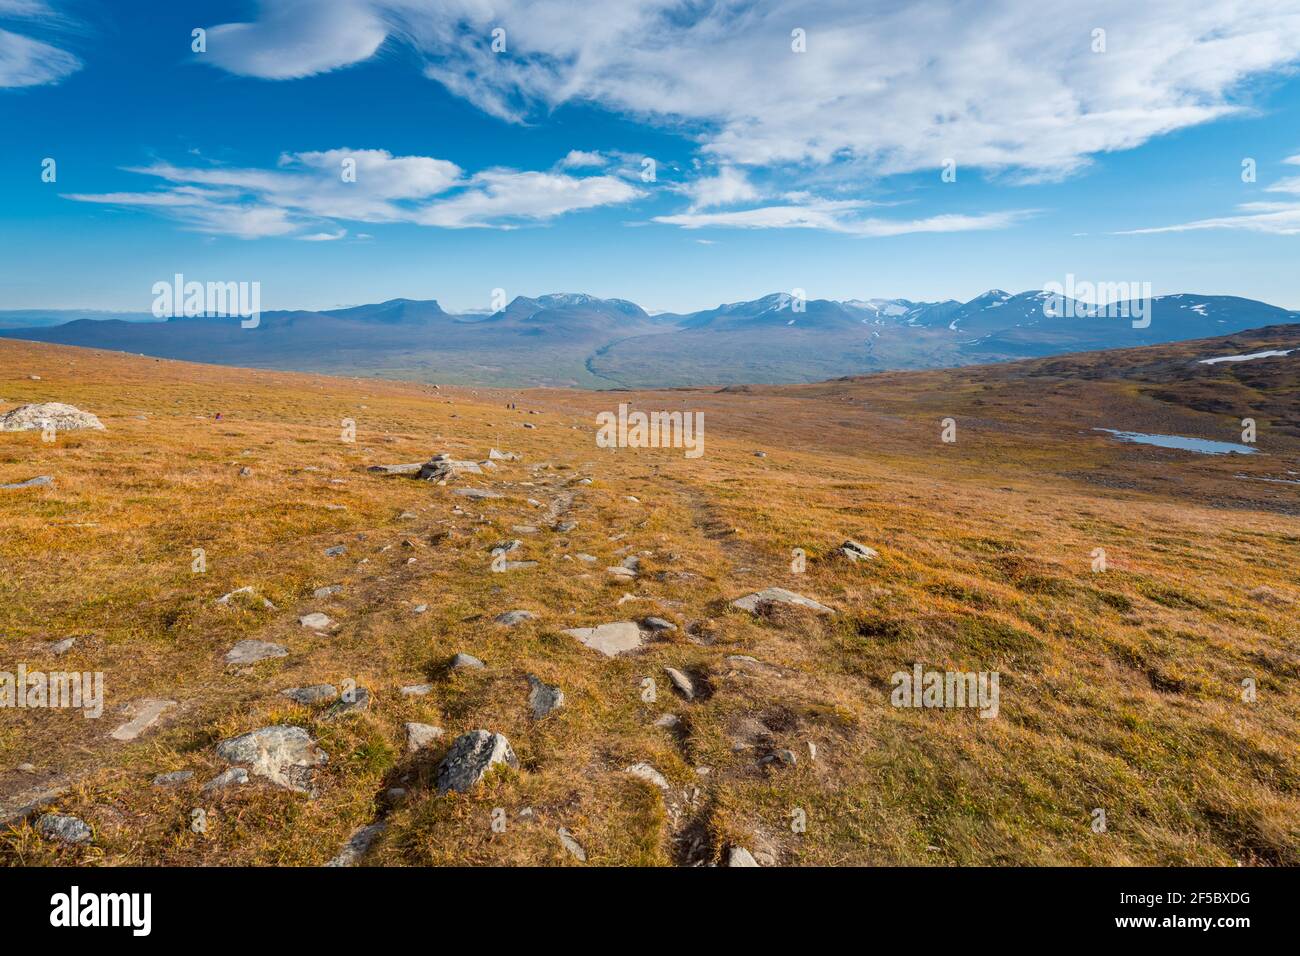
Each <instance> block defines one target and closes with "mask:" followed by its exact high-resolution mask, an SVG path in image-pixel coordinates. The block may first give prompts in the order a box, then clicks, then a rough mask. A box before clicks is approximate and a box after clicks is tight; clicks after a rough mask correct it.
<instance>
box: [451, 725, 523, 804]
mask: <svg viewBox="0 0 1300 956" xmlns="http://www.w3.org/2000/svg"><path fill="white" fill-rule="evenodd" d="M497 764H505V765H506V766H508V767H513V768H516V769H517V768H518V767H519V758H518V757H516V756H515V752H514V750H512V749H511V747H510V741H508V740H506V738H505V737H503V736H502V735H501V734H494V733H492V731H490V730H471V731H469V732H468V733H465V734H461V735H460V736H459V737H457V738H456V740H455V742H453V743H452V745H451V750H449V751H448V752H447V756H446V757H445V758H443V761H442V763H441V764H439V765H438V793H440V794H443V793H446V792H447V791H449V790H455V791H456V792H457V793H466V792H468V791H469V790H471V789H472V788H473V787H474V785H475V784H477V783H478V782H479V781H480V780H482V779H483V775H484V774H486V773H487V772H488V770H490V769H491V768H492V767H494V766H496V765H497Z"/></svg>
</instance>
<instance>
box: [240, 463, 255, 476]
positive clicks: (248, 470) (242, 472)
mask: <svg viewBox="0 0 1300 956" xmlns="http://www.w3.org/2000/svg"><path fill="white" fill-rule="evenodd" d="M252 475H253V469H251V468H249V467H248V466H244V467H243V468H241V469H239V477H240V478H251V477H252Z"/></svg>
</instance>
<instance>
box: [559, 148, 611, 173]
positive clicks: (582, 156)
mask: <svg viewBox="0 0 1300 956" xmlns="http://www.w3.org/2000/svg"><path fill="white" fill-rule="evenodd" d="M608 165H609V159H608V158H607V157H605V156H604V155H603V154H601V153H596V152H590V153H589V152H587V151H586V150H581V149H571V150H569V154H568V155H567V156H565V157H564V158H563V159H562V160H560V168H561V169H591V168H600V167H603V166H608Z"/></svg>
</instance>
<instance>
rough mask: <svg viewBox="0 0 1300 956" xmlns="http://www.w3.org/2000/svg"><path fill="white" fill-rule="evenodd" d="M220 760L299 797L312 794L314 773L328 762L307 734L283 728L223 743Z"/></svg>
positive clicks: (264, 729)
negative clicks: (295, 793) (245, 767)
mask: <svg viewBox="0 0 1300 956" xmlns="http://www.w3.org/2000/svg"><path fill="white" fill-rule="evenodd" d="M217 756H218V757H220V758H221V759H222V760H225V761H227V762H228V763H233V764H243V765H245V766H247V767H248V770H249V772H250V773H252V774H254V775H256V776H259V777H265V778H266V779H267V780H270V781H271V782H272V783H274V784H275V785H276V786H278V787H284V788H286V789H288V790H296V791H298V792H300V793H309V792H311V790H312V771H313V770H314V769H315V768H316V767H319V766H321V765H322V764H324V763H326V762H327V761H328V760H329V755H328V754H326V753H325V751H323V750H321V748H320V747H318V746H317V745H316V741H314V740H312V739H311V735H309V734H308V733H307V731H305V730H303V729H302V728H301V727H290V726H285V725H281V724H277V725H275V726H273V727H262V728H260V729H259V730H254V731H252V732H251V733H247V734H243V735H241V736H239V737H232V738H231V739H229V740H223V741H222V742H221V743H219V744H217Z"/></svg>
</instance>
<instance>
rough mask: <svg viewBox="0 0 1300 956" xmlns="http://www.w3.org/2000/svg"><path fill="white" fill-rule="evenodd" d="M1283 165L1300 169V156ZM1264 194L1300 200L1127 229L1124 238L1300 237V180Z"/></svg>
mask: <svg viewBox="0 0 1300 956" xmlns="http://www.w3.org/2000/svg"><path fill="white" fill-rule="evenodd" d="M1282 162H1284V163H1290V164H1293V165H1300V155H1296V156H1288V157H1287V158H1286V159H1284V160H1282ZM1264 192H1268V193H1289V194H1292V195H1294V196H1296V197H1297V198H1296V199H1294V200H1290V201H1286V202H1245V203H1239V204H1238V205H1237V207H1236V209H1237V212H1236V214H1235V215H1230V216H1215V217H1212V218H1209V219H1196V220H1193V221H1191V222H1182V223H1176V224H1174V225H1172V226H1153V227H1150V228H1147V229H1126V230H1123V231H1121V232H1118V233H1117V235H1121V236H1139V235H1149V234H1151V233H1157V232H1198V231H1201V230H1205V229H1233V230H1237V231H1241V232H1263V233H1271V234H1272V235H1276V236H1294V235H1300V176H1288V177H1285V178H1283V179H1279V180H1278V181H1277V182H1275V183H1273V184H1272V185H1270V186H1268V187H1266V188H1265V189H1264Z"/></svg>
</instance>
